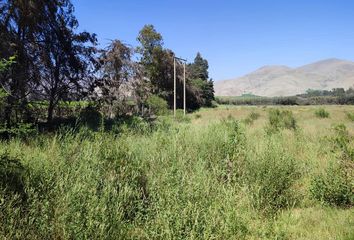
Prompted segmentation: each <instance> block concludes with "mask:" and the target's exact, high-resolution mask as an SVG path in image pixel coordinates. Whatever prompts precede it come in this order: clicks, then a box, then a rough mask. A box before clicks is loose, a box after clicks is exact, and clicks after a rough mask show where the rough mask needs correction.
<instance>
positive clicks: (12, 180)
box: [0, 153, 25, 197]
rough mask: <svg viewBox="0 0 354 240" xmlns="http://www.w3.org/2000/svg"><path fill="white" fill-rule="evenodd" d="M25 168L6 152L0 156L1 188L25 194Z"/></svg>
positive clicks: (9, 191)
mask: <svg viewBox="0 0 354 240" xmlns="http://www.w3.org/2000/svg"><path fill="white" fill-rule="evenodd" d="M24 177H25V168H24V167H23V166H22V164H21V162H20V160H19V159H17V158H12V157H11V156H9V154H8V153H3V154H2V155H1V156H0V188H1V190H3V191H5V192H7V193H12V194H19V195H21V196H22V197H23V196H25V186H24Z"/></svg>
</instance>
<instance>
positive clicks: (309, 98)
mask: <svg viewBox="0 0 354 240" xmlns="http://www.w3.org/2000/svg"><path fill="white" fill-rule="evenodd" d="M216 102H217V103H218V104H222V105H351V104H354V89H353V88H349V89H347V90H345V89H344V88H334V89H332V90H312V89H309V90H307V91H306V93H304V94H299V95H296V96H289V97H260V96H252V95H245V96H240V97H216Z"/></svg>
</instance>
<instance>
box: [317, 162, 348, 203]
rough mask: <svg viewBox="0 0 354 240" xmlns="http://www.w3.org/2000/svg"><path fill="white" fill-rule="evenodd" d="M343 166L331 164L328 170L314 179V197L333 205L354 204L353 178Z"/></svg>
mask: <svg viewBox="0 0 354 240" xmlns="http://www.w3.org/2000/svg"><path fill="white" fill-rule="evenodd" d="M348 175H349V176H350V175H352V174H347V171H346V170H345V169H344V168H343V166H335V165H332V166H330V167H329V168H328V169H327V170H326V172H325V173H324V174H322V175H319V176H317V177H316V178H314V179H313V180H312V183H311V186H310V193H311V195H312V196H313V198H315V199H317V200H319V201H321V202H323V203H326V204H329V205H333V206H349V205H353V204H354V193H353V192H352V190H353V182H352V179H353V177H354V175H352V176H351V177H349V176H348Z"/></svg>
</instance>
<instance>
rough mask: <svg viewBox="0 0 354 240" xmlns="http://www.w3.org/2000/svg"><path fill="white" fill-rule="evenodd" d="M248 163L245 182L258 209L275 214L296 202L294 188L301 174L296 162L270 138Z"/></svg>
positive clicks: (253, 203)
mask: <svg viewBox="0 0 354 240" xmlns="http://www.w3.org/2000/svg"><path fill="white" fill-rule="evenodd" d="M277 137H278V136H277ZM247 161H248V164H247V165H246V168H247V170H246V176H245V181H246V186H247V188H248V190H249V193H250V198H251V203H252V205H253V206H254V207H255V208H256V209H258V210H260V211H261V212H264V213H265V214H275V213H276V212H277V211H278V210H280V209H282V208H286V207H290V206H293V205H294V204H295V203H296V195H295V193H294V191H293V189H292V186H293V184H294V183H295V181H296V180H297V179H298V178H299V177H300V173H299V171H298V166H297V165H296V161H295V159H294V158H293V157H292V156H291V155H289V154H287V152H286V150H285V149H283V148H282V147H281V145H280V144H278V143H277V142H276V141H274V139H272V138H271V139H270V142H269V144H268V146H267V147H266V149H265V150H264V151H262V152H260V153H258V154H256V156H251V157H249V159H248V160H247Z"/></svg>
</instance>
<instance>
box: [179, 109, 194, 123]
mask: <svg viewBox="0 0 354 240" xmlns="http://www.w3.org/2000/svg"><path fill="white" fill-rule="evenodd" d="M175 120H176V121H177V122H185V123H189V122H190V121H191V119H190V117H189V116H187V115H184V112H183V110H181V109H178V110H177V111H176V117H175Z"/></svg>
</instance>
